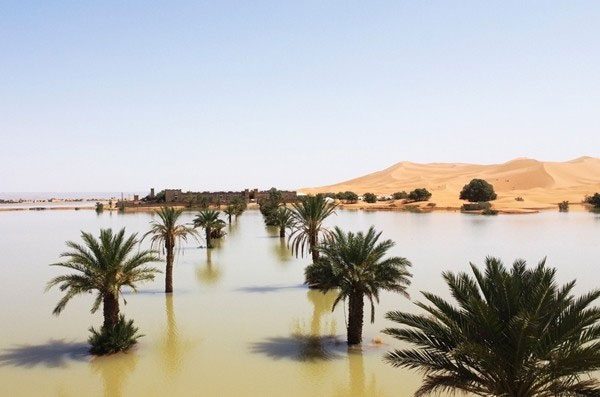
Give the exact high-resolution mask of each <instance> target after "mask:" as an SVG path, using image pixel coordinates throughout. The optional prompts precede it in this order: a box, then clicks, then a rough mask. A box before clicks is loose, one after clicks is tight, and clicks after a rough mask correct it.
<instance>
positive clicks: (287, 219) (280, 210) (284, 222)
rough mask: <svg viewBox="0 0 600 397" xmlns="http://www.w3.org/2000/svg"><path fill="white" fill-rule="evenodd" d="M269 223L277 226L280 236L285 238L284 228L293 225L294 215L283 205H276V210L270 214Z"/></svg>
mask: <svg viewBox="0 0 600 397" xmlns="http://www.w3.org/2000/svg"><path fill="white" fill-rule="evenodd" d="M269 223H270V224H271V225H273V226H276V227H277V228H279V237H280V238H285V231H286V229H291V228H292V226H294V216H293V214H292V211H291V210H290V209H289V208H287V207H286V206H285V205H280V206H279V207H277V210H275V212H273V213H272V214H271V219H270V222H269Z"/></svg>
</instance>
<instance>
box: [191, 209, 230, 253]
mask: <svg viewBox="0 0 600 397" xmlns="http://www.w3.org/2000/svg"><path fill="white" fill-rule="evenodd" d="M219 215H220V212H219V211H215V210H208V209H207V210H202V211H200V212H198V215H197V216H196V218H194V227H200V228H202V229H204V235H205V238H206V248H213V244H212V239H213V238H219V237H221V236H222V235H221V234H220V232H219V231H220V230H221V229H223V227H224V226H225V221H223V220H222V219H220V218H219ZM215 231H217V234H213V232H215Z"/></svg>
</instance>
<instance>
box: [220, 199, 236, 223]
mask: <svg viewBox="0 0 600 397" xmlns="http://www.w3.org/2000/svg"><path fill="white" fill-rule="evenodd" d="M223 212H224V213H225V215H227V221H228V223H229V224H231V217H232V216H234V215H236V214H237V213H238V209H237V208H236V206H235V205H233V204H227V206H226V207H225V209H224V210H223Z"/></svg>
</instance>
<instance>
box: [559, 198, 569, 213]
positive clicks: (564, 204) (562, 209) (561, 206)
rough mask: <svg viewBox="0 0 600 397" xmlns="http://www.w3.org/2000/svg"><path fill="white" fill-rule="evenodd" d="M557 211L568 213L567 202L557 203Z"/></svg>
mask: <svg viewBox="0 0 600 397" xmlns="http://www.w3.org/2000/svg"><path fill="white" fill-rule="evenodd" d="M558 211H560V212H567V211H569V202H568V201H563V202H561V203H558Z"/></svg>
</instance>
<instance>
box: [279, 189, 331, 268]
mask: <svg viewBox="0 0 600 397" xmlns="http://www.w3.org/2000/svg"><path fill="white" fill-rule="evenodd" d="M335 209H336V205H335V204H334V203H332V202H331V201H329V200H328V199H327V198H326V197H325V196H323V195H320V194H318V195H316V196H310V195H309V196H305V197H302V198H301V199H300V201H299V202H297V203H294V204H292V223H293V230H292V233H291V234H290V237H289V245H290V247H291V249H292V252H293V253H294V254H295V255H296V256H298V255H302V256H304V253H309V254H311V256H312V260H313V262H316V261H317V260H318V259H319V251H318V249H317V245H318V244H319V241H320V240H321V239H323V238H327V237H329V236H330V233H331V232H330V231H329V229H327V228H326V227H325V226H324V225H323V222H324V221H325V219H327V218H328V217H329V216H330V215H331V214H334V213H335Z"/></svg>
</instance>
